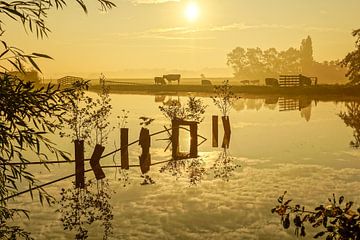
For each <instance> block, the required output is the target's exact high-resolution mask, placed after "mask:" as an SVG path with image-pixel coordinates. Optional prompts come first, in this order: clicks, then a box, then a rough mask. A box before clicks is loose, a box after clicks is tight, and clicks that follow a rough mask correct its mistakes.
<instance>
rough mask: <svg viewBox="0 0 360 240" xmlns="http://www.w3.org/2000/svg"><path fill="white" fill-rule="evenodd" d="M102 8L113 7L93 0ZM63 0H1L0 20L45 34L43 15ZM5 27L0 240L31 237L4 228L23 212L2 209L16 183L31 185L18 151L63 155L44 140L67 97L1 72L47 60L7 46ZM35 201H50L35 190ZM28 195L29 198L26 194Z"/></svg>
mask: <svg viewBox="0 0 360 240" xmlns="http://www.w3.org/2000/svg"><path fill="white" fill-rule="evenodd" d="M75 1H76V2H77V3H79V4H80V6H81V7H82V9H83V10H84V12H87V8H86V4H85V3H84V2H83V1H82V0H75ZM98 2H99V3H100V5H101V7H102V9H103V10H107V9H110V8H112V7H114V6H115V5H114V4H113V3H112V2H110V1H108V0H98ZM66 3H67V1H66V0H29V1H12V2H8V1H1V2H0V16H2V18H1V19H5V18H9V19H11V20H14V21H17V22H19V23H21V24H22V25H23V27H24V29H25V30H26V31H28V32H32V33H36V35H37V37H40V38H42V37H44V36H47V35H48V33H49V31H50V29H49V28H48V27H47V25H46V19H47V14H48V12H49V10H50V9H61V8H63V7H65V6H66ZM4 34H5V29H4V25H3V22H2V21H0V37H1V39H0V41H1V43H2V48H3V50H2V52H1V54H0V61H1V62H0V68H1V71H2V72H0V193H1V194H0V239H16V238H18V237H19V238H26V239H31V236H30V233H28V232H26V231H24V230H23V229H21V228H20V227H17V226H13V224H12V226H9V224H8V222H9V221H10V220H11V219H12V218H13V216H14V215H17V214H18V213H24V214H25V215H26V216H28V213H27V211H25V210H21V209H9V208H7V201H8V199H10V198H12V196H14V195H16V193H18V191H19V185H20V182H27V183H28V186H29V188H30V189H32V188H33V187H35V186H36V185H37V182H38V181H37V180H36V177H35V176H34V175H32V174H31V173H30V172H28V171H27V167H26V166H27V165H26V163H28V162H30V159H28V158H26V157H25V154H24V152H26V151H28V152H32V153H34V154H35V156H36V157H37V158H38V159H39V160H40V162H42V163H44V164H46V161H47V160H48V156H47V155H45V154H44V148H46V149H48V150H50V151H51V152H52V153H54V154H55V155H56V157H63V158H65V159H67V157H66V155H65V153H64V152H62V151H61V150H59V149H58V148H57V147H56V144H54V143H52V142H51V141H50V140H49V139H48V138H47V136H48V134H52V133H54V132H55V131H57V130H59V128H60V125H59V123H61V122H62V121H63V120H64V119H63V115H64V114H65V112H66V105H67V103H68V102H69V101H72V99H73V94H74V92H73V90H72V89H60V88H59V87H55V86H53V85H50V84H49V85H47V86H45V87H42V88H37V87H35V85H34V83H31V82H26V81H23V80H20V79H19V78H17V77H16V76H11V75H9V74H7V73H6V72H7V71H8V70H9V66H12V67H15V68H16V69H17V70H18V71H20V72H24V67H25V66H26V65H31V66H33V67H34V68H35V69H37V70H38V71H40V72H41V70H40V68H39V66H38V65H37V63H36V62H35V60H36V59H37V58H51V57H49V56H47V55H45V54H40V53H31V54H26V53H24V52H23V51H22V50H21V49H18V48H16V47H12V46H10V45H9V44H8V43H7V42H6V41H5V40H4ZM38 191H39V200H40V202H41V203H43V201H44V200H46V201H47V202H48V203H50V202H51V201H52V197H51V196H50V195H49V194H47V193H46V192H45V191H44V190H43V189H41V188H39V189H38ZM30 193H31V196H32V192H30Z"/></svg>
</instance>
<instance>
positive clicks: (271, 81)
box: [265, 78, 279, 87]
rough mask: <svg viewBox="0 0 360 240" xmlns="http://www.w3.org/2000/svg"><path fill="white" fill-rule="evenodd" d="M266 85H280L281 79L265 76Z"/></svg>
mask: <svg viewBox="0 0 360 240" xmlns="http://www.w3.org/2000/svg"><path fill="white" fill-rule="evenodd" d="M265 84H266V86H272V87H278V86H279V81H278V80H277V79H276V78H265Z"/></svg>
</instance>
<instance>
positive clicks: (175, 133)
mask: <svg viewBox="0 0 360 240" xmlns="http://www.w3.org/2000/svg"><path fill="white" fill-rule="evenodd" d="M171 132H172V134H171V144H172V158H173V159H177V158H178V153H179V124H177V122H176V121H175V120H172V121H171Z"/></svg>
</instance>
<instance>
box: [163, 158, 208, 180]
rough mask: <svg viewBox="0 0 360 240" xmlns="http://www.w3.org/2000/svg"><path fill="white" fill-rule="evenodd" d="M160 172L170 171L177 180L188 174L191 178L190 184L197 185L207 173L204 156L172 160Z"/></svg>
mask: <svg viewBox="0 0 360 240" xmlns="http://www.w3.org/2000/svg"><path fill="white" fill-rule="evenodd" d="M160 172H161V173H170V174H171V175H172V176H174V177H176V180H178V179H179V178H181V177H183V176H186V177H187V178H188V179H189V183H190V185H197V184H198V183H200V182H201V180H202V179H203V178H204V176H205V175H206V169H205V167H204V160H203V159H202V158H189V159H182V160H171V161H169V162H168V163H166V164H165V165H164V166H163V167H162V168H161V169H160Z"/></svg>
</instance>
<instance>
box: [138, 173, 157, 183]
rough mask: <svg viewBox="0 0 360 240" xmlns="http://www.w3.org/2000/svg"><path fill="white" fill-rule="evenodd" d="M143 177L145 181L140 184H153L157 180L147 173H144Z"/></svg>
mask: <svg viewBox="0 0 360 240" xmlns="http://www.w3.org/2000/svg"><path fill="white" fill-rule="evenodd" d="M141 177H142V178H143V182H142V183H140V185H151V184H155V181H154V180H153V179H152V178H151V177H150V176H149V175H146V174H142V175H141Z"/></svg>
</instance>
